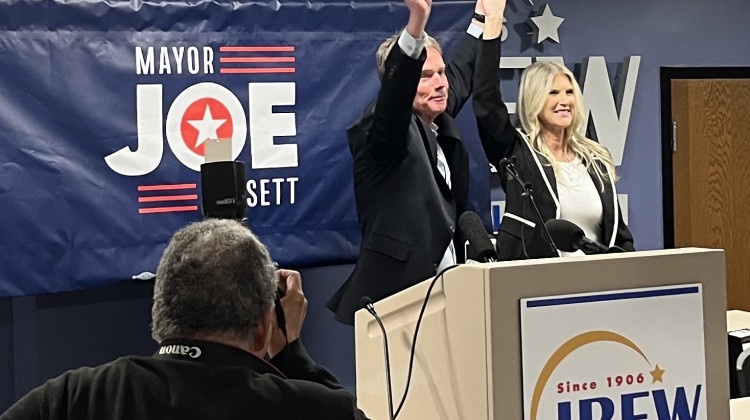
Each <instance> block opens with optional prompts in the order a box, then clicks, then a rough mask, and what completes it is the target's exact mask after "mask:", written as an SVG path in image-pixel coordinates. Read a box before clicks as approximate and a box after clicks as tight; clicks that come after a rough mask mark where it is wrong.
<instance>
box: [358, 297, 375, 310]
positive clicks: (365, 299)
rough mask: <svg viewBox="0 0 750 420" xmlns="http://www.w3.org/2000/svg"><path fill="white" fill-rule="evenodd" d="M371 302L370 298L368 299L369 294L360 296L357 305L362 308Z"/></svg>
mask: <svg viewBox="0 0 750 420" xmlns="http://www.w3.org/2000/svg"><path fill="white" fill-rule="evenodd" d="M371 304H372V299H370V297H369V296H362V297H361V298H359V307H360V308H364V307H366V306H367V305H371Z"/></svg>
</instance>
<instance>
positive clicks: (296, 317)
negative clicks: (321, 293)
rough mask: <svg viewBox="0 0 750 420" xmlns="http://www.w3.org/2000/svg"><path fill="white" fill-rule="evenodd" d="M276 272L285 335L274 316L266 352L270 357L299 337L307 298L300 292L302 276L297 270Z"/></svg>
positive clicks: (305, 311)
mask: <svg viewBox="0 0 750 420" xmlns="http://www.w3.org/2000/svg"><path fill="white" fill-rule="evenodd" d="M276 274H277V275H278V278H279V290H280V293H281V307H282V309H283V310H284V318H285V321H286V335H284V332H282V330H281V328H280V327H279V325H278V323H277V321H276V317H275V316H274V322H273V329H272V334H271V342H270V344H269V346H268V354H269V356H271V357H273V356H275V355H276V354H278V353H279V352H280V351H281V350H282V349H283V348H284V347H285V346H286V345H287V343H291V342H293V341H294V340H297V339H299V337H300V334H301V332H302V324H303V323H304V321H305V316H306V315H307V299H306V298H305V294H304V293H303V292H302V277H301V276H300V274H299V272H297V271H293V270H284V269H280V270H278V271H277V272H276Z"/></svg>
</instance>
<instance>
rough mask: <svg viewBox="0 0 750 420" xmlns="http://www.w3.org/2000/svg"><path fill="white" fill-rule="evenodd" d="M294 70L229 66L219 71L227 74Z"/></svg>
mask: <svg viewBox="0 0 750 420" xmlns="http://www.w3.org/2000/svg"><path fill="white" fill-rule="evenodd" d="M295 71H296V70H295V69H294V67H266V68H258V69H245V68H229V69H221V70H220V71H219V72H220V73H228V74H240V73H242V74H248V73H294V72H295Z"/></svg>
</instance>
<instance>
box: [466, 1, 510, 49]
mask: <svg viewBox="0 0 750 420" xmlns="http://www.w3.org/2000/svg"><path fill="white" fill-rule="evenodd" d="M506 1H507V0H477V5H476V7H475V8H474V10H475V11H476V12H477V13H479V14H483V15H484V35H483V38H484V39H495V38H497V37H499V36H500V34H501V33H502V31H503V18H504V15H505V3H506Z"/></svg>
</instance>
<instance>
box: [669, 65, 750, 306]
mask: <svg viewBox="0 0 750 420" xmlns="http://www.w3.org/2000/svg"><path fill="white" fill-rule="evenodd" d="M671 87H672V100H671V103H672V121H674V122H675V126H676V136H675V138H676V150H674V151H673V155H672V168H673V191H674V232H675V235H674V236H675V247H686V246H700V247H708V248H723V249H724V250H725V251H726V260H727V307H728V309H743V310H750V79H681V80H675V79H673V80H672V81H671Z"/></svg>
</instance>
